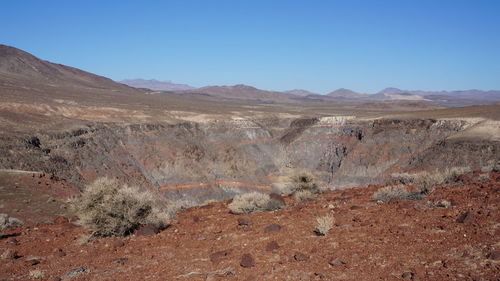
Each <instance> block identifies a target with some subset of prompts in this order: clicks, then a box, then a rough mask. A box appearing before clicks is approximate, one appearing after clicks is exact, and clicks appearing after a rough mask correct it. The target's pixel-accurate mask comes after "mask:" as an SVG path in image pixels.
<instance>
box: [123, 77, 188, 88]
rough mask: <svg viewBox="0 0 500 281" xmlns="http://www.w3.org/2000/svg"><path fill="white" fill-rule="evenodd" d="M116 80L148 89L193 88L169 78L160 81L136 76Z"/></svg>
mask: <svg viewBox="0 0 500 281" xmlns="http://www.w3.org/2000/svg"><path fill="white" fill-rule="evenodd" d="M118 82H120V83H122V84H125V85H128V86H130V87H134V88H144V89H150V90H153V91H184V90H190V89H194V88H193V87H191V86H189V85H186V84H176V83H173V82H172V81H169V80H165V81H160V80H156V79H142V78H137V79H125V80H122V81H118Z"/></svg>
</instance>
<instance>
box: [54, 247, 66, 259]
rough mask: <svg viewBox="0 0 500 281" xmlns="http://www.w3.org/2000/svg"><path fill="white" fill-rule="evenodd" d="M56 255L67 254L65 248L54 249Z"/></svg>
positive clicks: (62, 255)
mask: <svg viewBox="0 0 500 281" xmlns="http://www.w3.org/2000/svg"><path fill="white" fill-rule="evenodd" d="M54 256H56V257H60V258H61V257H64V256H66V253H65V252H64V251H63V249H61V248H57V249H55V250H54Z"/></svg>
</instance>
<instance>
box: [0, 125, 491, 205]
mask: <svg viewBox="0 0 500 281" xmlns="http://www.w3.org/2000/svg"><path fill="white" fill-rule="evenodd" d="M480 122H483V121H481V120H456V119H453V120H432V119H426V120H420V119H410V120H390V119H375V120H363V119H356V118H354V117H352V116H337V117H322V118H311V119H263V120H246V119H234V120H231V121H207V122H203V123H195V122H184V123H178V124H135V125H117V124H105V123H89V124H86V125H85V126H80V128H78V129H75V130H72V131H66V132H57V133H42V132H40V133H33V134H31V135H25V136H16V137H7V136H2V137H0V141H1V143H2V147H1V148H0V153H1V157H0V168H4V169H20V170H30V171H42V172H45V173H50V174H54V175H56V176H57V177H59V178H62V179H65V180H67V181H70V182H72V183H74V184H76V185H77V186H80V187H81V186H83V184H85V183H86V182H89V181H92V180H94V179H95V178H97V177H101V176H108V177H116V178H118V179H120V180H122V181H123V182H126V183H129V184H132V185H140V186H144V187H146V188H158V189H160V190H161V191H162V192H164V193H165V194H166V196H167V197H170V198H172V199H175V200H178V199H186V200H195V201H197V202H203V201H204V200H207V199H212V198H216V199H225V198H229V197H231V196H233V195H234V194H235V193H238V192H242V191H244V190H250V189H264V190H271V189H273V188H275V189H276V188H279V187H281V186H283V185H286V179H287V177H288V176H290V175H292V174H294V173H297V172H298V171H299V170H302V169H304V170H309V171H312V172H314V173H315V174H316V175H317V176H318V177H319V178H320V179H321V180H322V181H323V182H324V183H325V184H327V185H328V186H330V187H331V188H344V187H349V186H362V185H366V184H372V183H380V182H381V181H383V180H384V179H385V178H386V177H387V176H388V175H390V174H391V173H394V172H401V171H408V170H434V169H437V168H440V169H443V168H446V167H454V166H460V167H463V166H467V167H470V168H472V169H480V168H482V167H484V166H486V165H491V163H496V162H498V159H500V150H499V148H500V143H499V141H498V140H496V139H491V138H490V139H480V138H478V139H471V138H470V137H469V138H456V137H455V138H454V137H453V136H456V135H457V134H459V133H461V132H463V131H464V130H467V129H470V128H472V127H474V126H477V124H478V123H480ZM495 124H496V123H495ZM496 126H498V124H496Z"/></svg>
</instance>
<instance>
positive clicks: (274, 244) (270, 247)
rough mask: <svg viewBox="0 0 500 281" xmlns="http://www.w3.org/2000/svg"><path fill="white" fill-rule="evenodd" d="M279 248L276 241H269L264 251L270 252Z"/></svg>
mask: <svg viewBox="0 0 500 281" xmlns="http://www.w3.org/2000/svg"><path fill="white" fill-rule="evenodd" d="M279 248H280V245H279V244H278V242H276V241H271V242H269V243H267V245H266V251H268V252H271V251H274V250H277V249H279Z"/></svg>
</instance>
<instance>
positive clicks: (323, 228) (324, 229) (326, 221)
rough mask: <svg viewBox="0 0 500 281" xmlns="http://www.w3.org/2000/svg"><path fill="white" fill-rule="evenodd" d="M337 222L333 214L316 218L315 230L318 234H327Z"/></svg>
mask: <svg viewBox="0 0 500 281" xmlns="http://www.w3.org/2000/svg"><path fill="white" fill-rule="evenodd" d="M334 223H335V218H334V217H333V216H331V215H326V216H322V217H317V218H316V228H315V229H314V232H316V234H318V235H327V234H328V232H329V231H330V229H332V227H333V224H334Z"/></svg>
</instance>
